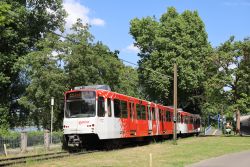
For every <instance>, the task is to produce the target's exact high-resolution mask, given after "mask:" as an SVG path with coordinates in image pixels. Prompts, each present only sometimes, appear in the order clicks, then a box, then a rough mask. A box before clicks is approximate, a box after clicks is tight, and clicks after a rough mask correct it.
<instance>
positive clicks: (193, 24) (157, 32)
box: [130, 7, 211, 113]
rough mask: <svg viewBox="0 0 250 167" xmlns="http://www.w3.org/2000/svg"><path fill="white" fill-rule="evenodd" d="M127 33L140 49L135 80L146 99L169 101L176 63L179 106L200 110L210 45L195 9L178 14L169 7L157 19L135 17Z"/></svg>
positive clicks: (170, 102)
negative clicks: (206, 59)
mask: <svg viewBox="0 0 250 167" xmlns="http://www.w3.org/2000/svg"><path fill="white" fill-rule="evenodd" d="M130 34H131V35H132V36H133V38H134V39H135V45H136V46H137V47H138V48H139V49H140V53H139V56H140V57H141V60H140V61H139V69H138V72H139V81H140V84H141V85H143V87H144V89H145V91H146V94H147V95H148V96H149V98H150V100H155V101H158V102H161V103H164V104H166V105H172V104H173V98H172V97H173V91H172V89H173V64H174V63H177V65H178V97H179V98H178V101H179V102H178V104H179V107H182V108H184V109H187V110H188V111H190V112H194V113H198V112H200V105H201V99H202V97H201V95H202V93H203V84H202V83H203V81H204V78H205V75H204V66H203V65H204V60H205V58H206V56H207V55H209V52H210V50H211V47H210V44H209V43H208V41H207V33H206V31H205V26H204V23H203V22H202V20H201V18H200V17H199V15H198V12H197V11H194V12H191V11H188V10H186V11H184V12H183V13H182V14H179V13H177V11H176V10H175V8H173V7H171V8H168V10H167V12H166V13H164V14H163V15H162V16H161V18H160V20H159V21H158V20H157V19H156V18H155V17H146V18H142V19H138V18H135V19H133V20H132V21H131V22H130ZM160 74H161V75H160Z"/></svg>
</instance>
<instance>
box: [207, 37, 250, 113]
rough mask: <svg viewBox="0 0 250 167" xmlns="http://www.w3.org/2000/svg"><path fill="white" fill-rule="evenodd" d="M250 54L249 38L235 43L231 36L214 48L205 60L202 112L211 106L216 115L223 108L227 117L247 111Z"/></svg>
mask: <svg viewBox="0 0 250 167" xmlns="http://www.w3.org/2000/svg"><path fill="white" fill-rule="evenodd" d="M249 55H250V41H249V39H245V40H244V41H234V37H233V36H232V37H230V39H229V40H227V41H226V42H224V43H223V44H221V45H220V46H219V47H217V48H215V49H214V52H213V54H212V55H211V57H209V59H208V64H209V66H208V67H209V68H208V70H207V75H208V79H207V81H206V82H205V90H206V91H205V92H206V93H205V97H206V106H205V107H204V108H205V109H208V108H211V107H214V108H215V111H216V112H219V111H221V108H222V107H224V110H225V111H226V114H228V115H230V116H232V115H233V113H234V112H235V111H237V110H239V111H241V113H248V112H250V110H249V108H250V87H249V84H250V75H249V73H250V60H249ZM218 105H219V106H221V107H219V109H218Z"/></svg>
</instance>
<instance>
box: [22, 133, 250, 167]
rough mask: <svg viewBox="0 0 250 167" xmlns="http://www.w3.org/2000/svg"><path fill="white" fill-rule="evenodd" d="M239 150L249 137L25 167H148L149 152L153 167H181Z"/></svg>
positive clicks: (187, 142) (245, 147) (129, 150)
mask: <svg viewBox="0 0 250 167" xmlns="http://www.w3.org/2000/svg"><path fill="white" fill-rule="evenodd" d="M242 150H250V140H249V138H248V137H191V138H185V139H179V140H178V141H177V145H173V142H172V141H170V140H167V141H165V142H162V143H153V144H150V145H146V146H138V147H133V148H125V149H120V150H114V151H107V152H105V151H103V152H97V153H91V154H88V155H78V156H72V157H67V158H63V159H56V160H49V161H42V162H34V163H31V164H26V166H37V167H42V166H50V167H57V166H58V167H59V166H60V167H61V166H70V167H84V166H86V167H88V166H91V167H93V166H101V167H111V166H114V167H116V166H120V167H123V166H124V167H127V166H131V167H138V166H149V155H150V153H151V154H152V166H153V167H161V166H166V167H182V166H185V165H187V164H192V163H194V162H198V161H201V160H203V159H208V158H211V157H217V156H220V155H223V154H228V153H232V152H239V151H242ZM22 166H24V165H22Z"/></svg>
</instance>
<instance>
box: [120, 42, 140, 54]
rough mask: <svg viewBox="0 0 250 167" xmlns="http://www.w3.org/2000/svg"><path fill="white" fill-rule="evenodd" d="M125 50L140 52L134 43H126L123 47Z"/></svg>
mask: <svg viewBox="0 0 250 167" xmlns="http://www.w3.org/2000/svg"><path fill="white" fill-rule="evenodd" d="M124 51H125V52H129V53H136V54H137V53H139V52H140V49H139V48H138V47H136V46H134V44H130V45H128V46H127V47H126V48H125V49H124Z"/></svg>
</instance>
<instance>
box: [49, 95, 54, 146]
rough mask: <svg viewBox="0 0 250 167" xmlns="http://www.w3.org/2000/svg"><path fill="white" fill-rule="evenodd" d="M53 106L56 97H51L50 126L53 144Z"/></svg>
mask: <svg viewBox="0 0 250 167" xmlns="http://www.w3.org/2000/svg"><path fill="white" fill-rule="evenodd" d="M53 106H54V97H51V125H50V143H51V144H52V132H53Z"/></svg>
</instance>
